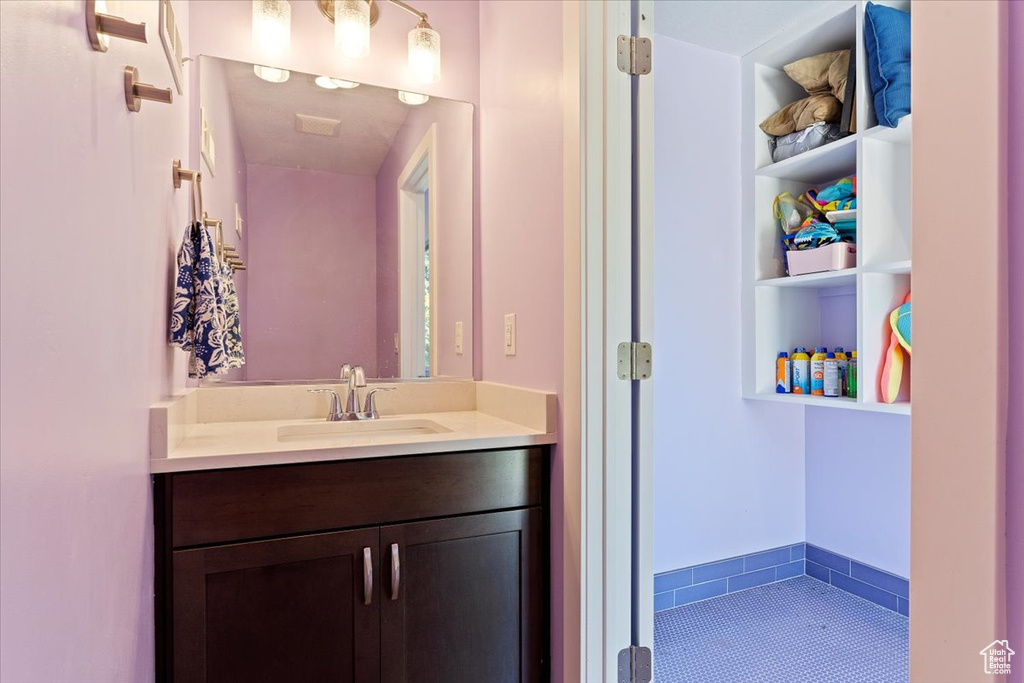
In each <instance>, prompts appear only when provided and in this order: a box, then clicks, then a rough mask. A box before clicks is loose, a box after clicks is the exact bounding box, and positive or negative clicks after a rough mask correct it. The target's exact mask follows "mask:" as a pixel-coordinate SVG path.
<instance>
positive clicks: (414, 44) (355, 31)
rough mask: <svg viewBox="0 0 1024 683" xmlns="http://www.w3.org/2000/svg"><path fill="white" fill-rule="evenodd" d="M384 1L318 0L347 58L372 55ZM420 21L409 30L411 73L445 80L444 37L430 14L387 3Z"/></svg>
mask: <svg viewBox="0 0 1024 683" xmlns="http://www.w3.org/2000/svg"><path fill="white" fill-rule="evenodd" d="M380 1H381V0H317V2H316V4H317V7H319V8H320V12H321V13H322V14H323V15H324V17H326V18H327V19H328V21H331V22H333V23H334V42H335V45H337V46H338V47H339V48H340V49H341V51H342V54H344V55H345V56H347V57H353V58H357V59H358V58H361V57H365V56H366V55H368V54H369V53H370V28H371V27H372V26H373V25H374V24H376V23H377V19H378V18H379V17H380V7H379V5H378V3H379V2H380ZM387 2H389V3H390V4H392V5H395V6H396V7H399V8H401V9H403V10H405V11H406V12H408V13H409V14H412V15H413V16H414V17H416V18H417V19H419V21H418V22H417V24H416V26H415V27H414V28H413V29H412V30H411V31H409V70H410V71H411V72H412V75H413V77H414V78H415V79H416V81H417V82H419V83H436V82H437V81H439V80H440V79H441V35H440V34H439V33H438V32H437V31H435V30H434V29H433V28H431V26H430V24H429V23H427V15H426V13H425V12H420V11H419V10H417V9H416V8H414V7H412V6H411V5H408V4H406V3H404V2H402V1H401V0H387ZM254 11H255V10H254Z"/></svg>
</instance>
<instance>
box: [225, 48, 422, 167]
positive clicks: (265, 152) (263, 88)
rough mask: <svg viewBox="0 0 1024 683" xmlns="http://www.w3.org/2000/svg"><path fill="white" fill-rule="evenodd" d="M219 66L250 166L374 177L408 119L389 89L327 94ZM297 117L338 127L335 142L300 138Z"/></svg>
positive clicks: (298, 79) (302, 77) (306, 81)
mask: <svg viewBox="0 0 1024 683" xmlns="http://www.w3.org/2000/svg"><path fill="white" fill-rule="evenodd" d="M223 64H224V74H225V77H226V78H225V79H226V81H227V87H228V93H229V94H230V97H231V107H232V109H234V114H235V123H236V125H237V127H238V136H239V138H241V142H242V149H243V150H244V152H245V160H246V161H247V162H248V163H250V164H263V165H266V166H279V167H281V168H301V169H306V170H312V171H326V172H328V173H343V174H347V175H363V176H375V175H377V171H378V169H380V165H381V163H382V162H383V161H384V157H386V156H387V154H388V150H390V149H391V143H392V141H393V140H394V138H395V135H396V134H397V133H398V130H399V128H401V127H402V124H403V123H404V122H405V117H406V116H407V115H408V114H409V109H410V107H409V105H407V104H404V103H402V102H400V101H399V99H398V95H397V93H396V92H395V91H394V90H388V89H387V88H377V87H374V86H370V85H361V86H359V87H358V88H354V89H352V90H344V89H338V90H325V89H324V88H321V87H319V86H317V85H316V84H315V83H313V79H314V78H315V77H314V76H311V75H309V74H303V73H298V72H295V71H293V72H292V74H291V77H290V78H289V79H288V80H287V81H286V82H284V83H268V82H267V81H264V80H262V79H261V78H257V77H256V74H254V73H253V70H252V65H251V64H245V63H243V62H233V61H227V60H223ZM422 106H428V105H422ZM296 114H306V115H308V116H318V117H322V118H328V119H337V120H340V121H341V124H340V125H339V126H338V127H337V131H336V134H335V136H334V137H325V136H322V135H310V134H308V133H300V132H298V131H297V130H296V129H295V115H296Z"/></svg>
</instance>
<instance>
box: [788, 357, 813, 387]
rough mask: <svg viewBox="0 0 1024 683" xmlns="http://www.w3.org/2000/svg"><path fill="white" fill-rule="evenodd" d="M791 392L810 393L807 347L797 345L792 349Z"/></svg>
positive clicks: (809, 360) (809, 368) (809, 361)
mask: <svg viewBox="0 0 1024 683" xmlns="http://www.w3.org/2000/svg"><path fill="white" fill-rule="evenodd" d="M791 360H792V364H793V393H794V394H809V393H811V357H810V356H808V355H807V349H805V348H804V347H802V346H798V347H796V348H795V349H794V350H793V357H792V359H791Z"/></svg>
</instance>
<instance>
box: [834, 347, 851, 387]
mask: <svg viewBox="0 0 1024 683" xmlns="http://www.w3.org/2000/svg"><path fill="white" fill-rule="evenodd" d="M836 363H837V364H838V365H839V395H840V396H846V372H847V369H848V368H849V365H850V359H849V358H848V357H847V355H846V351H845V350H844V349H843V347H842V346H837V347H836Z"/></svg>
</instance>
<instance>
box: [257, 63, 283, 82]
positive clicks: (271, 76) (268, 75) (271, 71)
mask: <svg viewBox="0 0 1024 683" xmlns="http://www.w3.org/2000/svg"><path fill="white" fill-rule="evenodd" d="M252 71H253V73H254V74H256V75H257V76H259V77H260V78H262V79H263V80H265V81H267V82H269V83H284V82H285V81H287V80H288V79H289V78H290V77H291V75H292V72H291V71H289V70H288V69H275V68H274V67H272V66H260V65H259V64H253V65H252Z"/></svg>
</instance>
